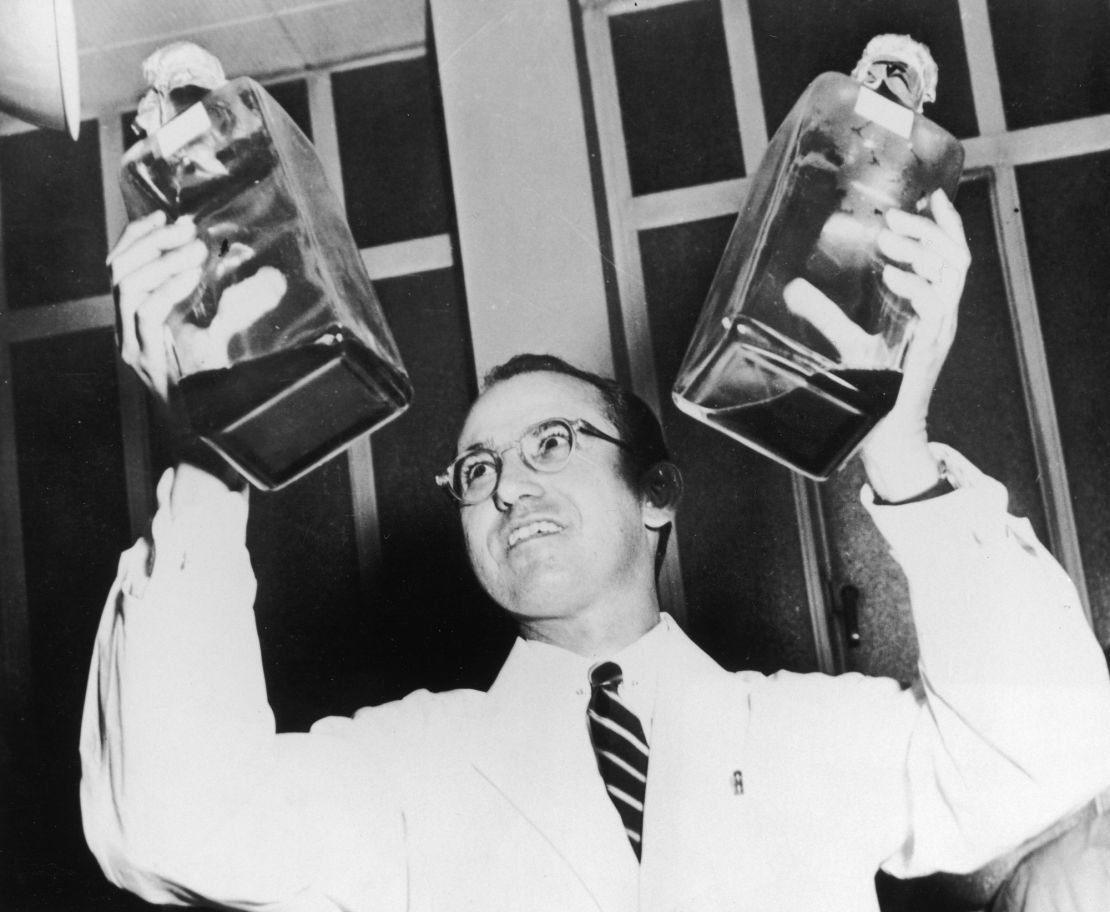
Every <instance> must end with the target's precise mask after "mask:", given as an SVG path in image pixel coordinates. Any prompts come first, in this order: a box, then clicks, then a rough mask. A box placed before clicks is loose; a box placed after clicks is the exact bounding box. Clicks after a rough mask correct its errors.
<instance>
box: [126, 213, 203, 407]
mask: <svg viewBox="0 0 1110 912" xmlns="http://www.w3.org/2000/svg"><path fill="white" fill-rule="evenodd" d="M207 255H208V249H207V247H206V246H205V244H204V242H203V241H202V240H200V239H199V238H198V237H197V229H196V225H194V224H193V221H192V219H190V218H188V217H182V218H179V219H177V221H175V222H174V223H173V224H169V225H168V224H166V213H165V212H163V211H161V210H157V211H155V212H153V213H151V214H150V215H148V216H146V217H145V218H142V219H139V220H138V221H134V222H131V223H130V224H129V225H128V226H127V227H126V228H125V229H124V231H123V234H122V235H120V239H119V241H118V242H117V243H116V246H115V247H114V248H112V252H111V253H109V254H108V261H107V262H108V266H109V267H110V269H111V271H112V287H113V289H114V290H115V297H116V308H117V320H118V324H117V325H118V327H119V346H120V357H122V358H123V360H124V362H125V363H126V364H128V365H129V366H130V367H131V368H132V369H133V370H134V371H135V373H137V374H138V375H139V377H140V378H141V379H142V381H143V383H145V384H146V386H147V388H148V389H150V391H151V392H152V393H154V395H155V396H157V397H158V399H159V400H160V401H161V402H162V403H164V404H165V403H167V402H168V399H169V363H168V359H167V351H168V348H169V346H168V340H167V338H166V332H167V330H166V326H165V323H166V318H167V317H168V316H169V314H170V311H171V310H172V309H173V306H174V305H175V304H177V303H178V302H179V301H181V300H183V299H184V298H186V297H187V296H188V295H190V294H191V293H192V292H193V290H194V289H195V288H196V287H197V284H198V283H199V282H200V278H201V271H202V267H203V265H204V261H205V259H206V257H207Z"/></svg>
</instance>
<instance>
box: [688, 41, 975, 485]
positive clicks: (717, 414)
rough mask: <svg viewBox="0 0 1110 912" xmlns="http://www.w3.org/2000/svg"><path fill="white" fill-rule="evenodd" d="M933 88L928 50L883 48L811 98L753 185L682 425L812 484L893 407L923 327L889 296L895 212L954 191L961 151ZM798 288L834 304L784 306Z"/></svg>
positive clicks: (716, 292)
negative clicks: (925, 112) (790, 288)
mask: <svg viewBox="0 0 1110 912" xmlns="http://www.w3.org/2000/svg"><path fill="white" fill-rule="evenodd" d="M935 84H936V66H935V64H933V63H932V58H931V56H929V55H928V51H927V49H925V48H924V46H923V45H920V44H917V43H916V42H911V41H910V39H908V38H906V37H905V36H890V35H884V36H879V37H878V38H876V39H874V40H873V41H872V42H871V43H870V44H869V45H868V47H867V50H866V51H865V52H864V56H863V59H861V61H860V65H859V66H858V67H857V69H856V71H855V73H854V74H853V77H849V76H845V75H843V74H840V73H825V74H823V75H821V76H819V77H817V79H815V80H814V81H813V82H812V83H811V84H810V85H809V87H808V88H807V89H806V90H805V92H804V93H803V94H802V96H801V98H799V100H798V102H797V103H796V104H795V106H794V108H793V109H792V110H791V112H790V114H789V115H788V116H787V117H786V119H785V120H784V121H783V123H782V126H781V127H780V128H779V129H778V130H777V131H776V133H775V135H774V137H773V138H772V140H771V143H770V144H769V146H768V149H767V152H766V154H765V156H764V158H763V161H762V163H761V165H760V168H759V170H758V171H757V173H756V174H755V175H754V177H753V178H752V180H751V184H750V188H749V190H748V193H747V197H746V200H745V203H744V206H743V209H742V210H741V212H740V214H739V216H738V218H737V220H736V225H735V227H734V228H733V231H732V234H731V236H730V238H729V241H728V244H727V246H726V248H725V252H724V255H723V257H722V260H721V263H720V266H719V267H718V270H717V274H716V276H715V277H714V279H713V283H712V285H711V287H710V290H709V294H708V297H707V299H706V302H705V305H704V307H703V309H702V313H701V315H700V317H699V320H698V323H697V327H696V330H695V333H694V337H693V339H692V341H691V343H690V346H689V348H688V350H687V352H686V356H685V359H684V360H683V363H682V366H681V369H680V372H679V376H678V379H677V381H676V383H675V386H674V390H673V397H674V400H675V403H676V404H677V405H678V406H679V408H681V409H682V410H683V411H684V412H686V413H687V414H690V415H692V416H693V417H695V418H697V419H698V420H700V421H703V422H705V423H706V424H709V425H710V426H711V427H715V428H717V429H718V430H721V431H723V432H725V433H726V434H729V435H731V436H733V437H735V438H736V439H738V440H740V441H741V442H743V443H745V444H747V445H748V446H750V447H752V448H754V449H756V450H758V451H760V452H762V453H764V454H766V455H768V456H770V457H772V458H773V459H776V460H778V461H779V462H781V463H783V464H785V465H787V466H789V467H790V468H792V469H794V470H795V471H798V472H800V473H802V474H804V475H806V476H808V477H810V478H814V479H817V480H824V479H827V478H828V477H829V476H830V475H831V474H832V473H833V472H834V471H835V470H836V469H837V468H838V467H839V466H841V465H842V464H843V463H844V462H845V461H846V460H847V459H848V458H849V457H850V456H851V455H852V454H853V453H854V452H855V450H856V448H857V447H858V446H859V444H860V443H861V442H862V441H863V439H864V438H865V437H866V435H867V433H868V432H869V431H870V430H871V429H872V428H873V427H874V426H875V424H877V423H878V421H879V420H880V419H881V418H882V417H883V416H884V415H885V414H886V413H887V412H888V411H889V410H890V409H891V407H892V406H893V405H894V402H895V399H896V398H897V395H898V389H899V386H900V383H901V376H902V375H901V365H902V359H903V355H904V353H905V349H906V345H907V343H908V341H909V338H910V333H911V332H912V328H913V325H914V322H915V320H916V317H915V315H914V314H913V311H912V308H911V306H910V304H909V303H908V302H907V301H905V300H903V299H901V298H899V297H897V296H896V295H894V294H892V293H891V292H890V291H889V290H887V289H886V288H885V286H884V285H883V282H882V270H883V266H884V264H885V260H884V258H883V257H882V255H881V254H880V253H879V252H878V250H877V247H876V238H877V236H878V233H879V231H880V230H881V228H882V227H883V224H884V221H883V213H884V212H885V211H886V210H887V209H890V208H891V207H897V208H899V209H903V210H907V211H922V210H923V208H924V207H925V205H926V204H927V198H928V196H929V195H930V194H931V193H932V192H933V191H934V190H936V189H937V188H938V187H939V188H943V189H944V190H945V192H946V193H947V194H948V195H949V197H951V196H953V195H954V193H955V191H956V186H957V184H958V182H959V178H960V172H961V169H962V167H963V147H962V146H961V145H960V143H959V142H958V141H957V140H956V139H955V138H954V137H952V136H951V135H950V134H949V133H947V132H946V131H944V130H943V129H941V128H940V127H938V126H937V125H936V124H934V123H932V122H931V121H929V120H928V119H926V118H925V117H924V116H922V115H921V113H920V106H921V105H922V104H923V103H924V101H925V100H930V101H931V100H932V97H933V90H934V87H935ZM915 108H917V110H915ZM795 279H804V280H807V281H808V282H809V283H811V284H812V285H813V286H815V287H816V288H817V289H818V290H819V291H820V292H822V293H823V294H824V295H826V296H827V297H828V298H829V299H830V300H831V301H832V302H833V305H827V304H825V303H823V301H821V300H819V299H818V298H817V297H816V296H813V295H804V294H802V295H792V294H789V293H788V294H787V295H786V296H785V297H784V289H785V288H786V287H787V285H788V284H789V283H791V282H792V281H793V280H795Z"/></svg>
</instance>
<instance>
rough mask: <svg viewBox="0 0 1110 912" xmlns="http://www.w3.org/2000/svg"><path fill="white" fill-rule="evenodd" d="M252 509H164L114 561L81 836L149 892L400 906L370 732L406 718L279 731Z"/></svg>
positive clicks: (392, 797) (233, 500) (87, 736)
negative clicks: (263, 647) (249, 528)
mask: <svg viewBox="0 0 1110 912" xmlns="http://www.w3.org/2000/svg"><path fill="white" fill-rule="evenodd" d="M168 483H169V482H168V481H167V479H163V485H162V489H163V490H166V488H167V486H168ZM246 518H247V502H246V495H245V494H237V493H231V492H228V493H227V494H226V495H220V496H219V497H217V498H215V499H213V500H211V501H210V502H207V503H204V504H200V505H194V506H191V507H189V508H187V509H186V510H184V511H183V512H182V513H181V514H180V515H177V516H176V517H174V518H172V519H171V517H170V514H169V511H168V509H167V508H165V507H163V508H162V509H160V510H159V512H158V513H157V515H156V516H155V519H154V521H153V524H152V535H151V538H150V539H149V540H142V541H140V542H139V543H138V544H136V545H135V546H134V547H133V548H132V549H131V550H129V551H127V552H125V553H124V555H123V557H122V559H121V562H120V572H119V575H118V578H117V580H116V582H115V584H114V585H113V587H112V589H111V592H110V594H109V596H108V600H107V604H106V605H105V608H104V612H103V616H102V619H101V624H100V628H99V631H98V634H97V638H96V644H95V649H94V655H93V660H92V666H91V669H90V674H89V681H88V689H87V694H86V701H85V709H84V717H83V723H82V732H81V761H82V781H81V806H82V814H83V821H84V828H85V833H86V838H87V841H88V843H89V846H90V848H91V849H92V851H93V853H94V855H95V856H96V858H97V859H98V861H99V862H100V865H101V867H102V868H103V870H104V872H105V873H106V875H107V876H108V878H109V879H110V880H111V881H113V882H114V883H116V884H117V885H119V886H121V887H124V888H127V889H129V890H131V891H133V892H135V893H138V894H139V895H140V896H142V897H143V898H145V899H147V900H149V901H151V902H156V903H188V904H192V903H213V904H219V905H221V906H230V907H249V908H254V909H256V908H281V909H305V910H309V909H311V910H325V909H327V910H330V909H335V908H340V907H342V906H344V905H345V904H346V903H345V898H346V897H347V896H348V895H355V894H362V895H373V896H376V897H377V899H378V900H379V903H378V906H377V907H379V908H383V909H389V908H403V892H404V887H403V883H404V878H403V860H402V859H401V857H400V852H401V847H402V841H403V840H402V833H401V814H400V810H399V808H398V806H397V804H396V801H397V798H396V784H397V783H396V782H394V781H392V780H391V778H390V777H391V776H393V775H394V772H395V770H396V768H397V764H396V762H392V763H391V762H390V758H391V754H390V752H389V751H388V750H385V749H384V748H382V749H379V748H378V747H377V744H378V741H379V740H380V739H377V738H376V737H375V734H381V735H382V737H383V738H384V739H385V740H387V741H388V736H389V733H390V732H389V729H390V728H391V727H394V726H396V725H397V724H399V721H398V720H399V719H401V718H402V717H403V716H405V715H406V714H405V713H397V712H391V711H388V710H385V711H383V713H382V715H381V720H382V723H381V724H380V725H378V728H379V729H381V731H380V732H373V731H371V730H372V729H373V728H374V726H375V724H376V723H375V722H374V719H373V717H372V716H368V717H366V718H365V719H364V720H363V724H361V725H360V726H347V727H345V728H344V727H338V728H337V727H336V726H322V727H321V730H320V731H319V732H315V733H313V734H290V735H285V734H282V735H277V734H275V728H274V719H273V714H272V712H271V710H270V708H269V705H268V703H267V698H266V691H265V682H264V679H263V672H262V663H261V659H260V652H259V644H258V638H257V634H256V629H255V622H254V614H253V600H254V594H255V581H254V576H253V573H252V571H251V567H250V562H249V558H248V555H247V551H246V546H245V537H246ZM355 729H357V733H358V736H357V737H352V736H351V734H350V732H351V731H353V730H355Z"/></svg>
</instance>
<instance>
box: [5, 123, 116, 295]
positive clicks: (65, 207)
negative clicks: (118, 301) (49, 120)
mask: <svg viewBox="0 0 1110 912" xmlns="http://www.w3.org/2000/svg"><path fill="white" fill-rule="evenodd" d="M0 206H3V218H2V219H0V222H2V224H3V243H4V273H5V277H6V282H7V285H6V288H7V305H8V307H10V308H12V309H16V308H21V307H34V306H35V305H38V304H54V303H57V302H59V301H68V300H72V299H74V298H84V297H88V296H90V295H96V294H107V293H108V289H109V287H110V283H109V280H108V270H107V269H106V268H105V266H104V256H105V254H106V253H107V252H108V245H107V240H106V233H105V227H104V196H103V192H102V189H101V177H100V146H99V139H98V131H97V122H96V121H95V120H87V121H85V122H84V123H82V124H81V138H80V139H79V140H78V141H77V142H74V141H73V140H71V139H70V138H69V135H68V134H67V133H64V132H62V131H60V130H31V131H29V132H27V133H18V134H15V135H14V136H6V137H4V138H3V139H0Z"/></svg>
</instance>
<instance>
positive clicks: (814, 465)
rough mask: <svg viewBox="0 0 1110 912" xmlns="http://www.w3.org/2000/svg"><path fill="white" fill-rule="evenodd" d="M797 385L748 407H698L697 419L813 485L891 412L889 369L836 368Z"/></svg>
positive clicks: (895, 377)
mask: <svg viewBox="0 0 1110 912" xmlns="http://www.w3.org/2000/svg"><path fill="white" fill-rule="evenodd" d="M797 379H798V381H799V382H800V383H801V385H800V386H797V387H795V388H794V389H792V390H789V391H788V392H785V393H783V394H781V395H779V396H776V397H774V398H772V399H768V400H765V401H763V402H757V403H754V404H751V405H738V406H729V407H725V408H703V410H702V412H701V417H702V419H703V420H704V421H706V422H707V423H708V424H710V425H713V426H714V427H718V428H720V429H721V430H722V431H724V432H725V433H727V434H731V435H732V436H734V437H736V438H738V439H739V440H741V441H743V442H744V443H747V444H748V445H750V446H753V447H755V448H756V449H759V450H762V451H763V452H765V453H766V454H767V455H769V456H771V457H773V458H775V459H778V460H780V461H781V462H784V463H786V464H787V465H789V466H792V467H793V468H796V469H797V470H798V471H800V472H802V473H804V474H805V475H808V476H810V477H811V478H815V479H817V480H819V481H824V480H825V479H827V478H828V477H829V476H830V475H832V473H833V472H834V471H836V469H837V468H838V467H839V466H840V464H841V463H842V462H843V461H844V460H845V459H847V458H848V457H849V456H850V455H851V453H852V451H853V450H854V449H855V448H856V447H857V446H858V445H859V443H860V441H862V440H863V438H864V437H866V436H867V434H868V432H869V431H870V430H871V429H872V428H873V427H874V426H875V425H876V424H878V422H879V420H880V419H881V418H882V417H883V416H884V415H886V414H887V412H889V411H890V410H891V408H893V406H894V402H895V400H896V399H897V398H898V389H899V387H900V386H901V384H902V374H901V373H900V372H899V371H894V370H850V369H839V370H834V371H829V372H826V373H815V374H812V375H810V376H808V377H805V376H803V375H799V376H798V378H797Z"/></svg>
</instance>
